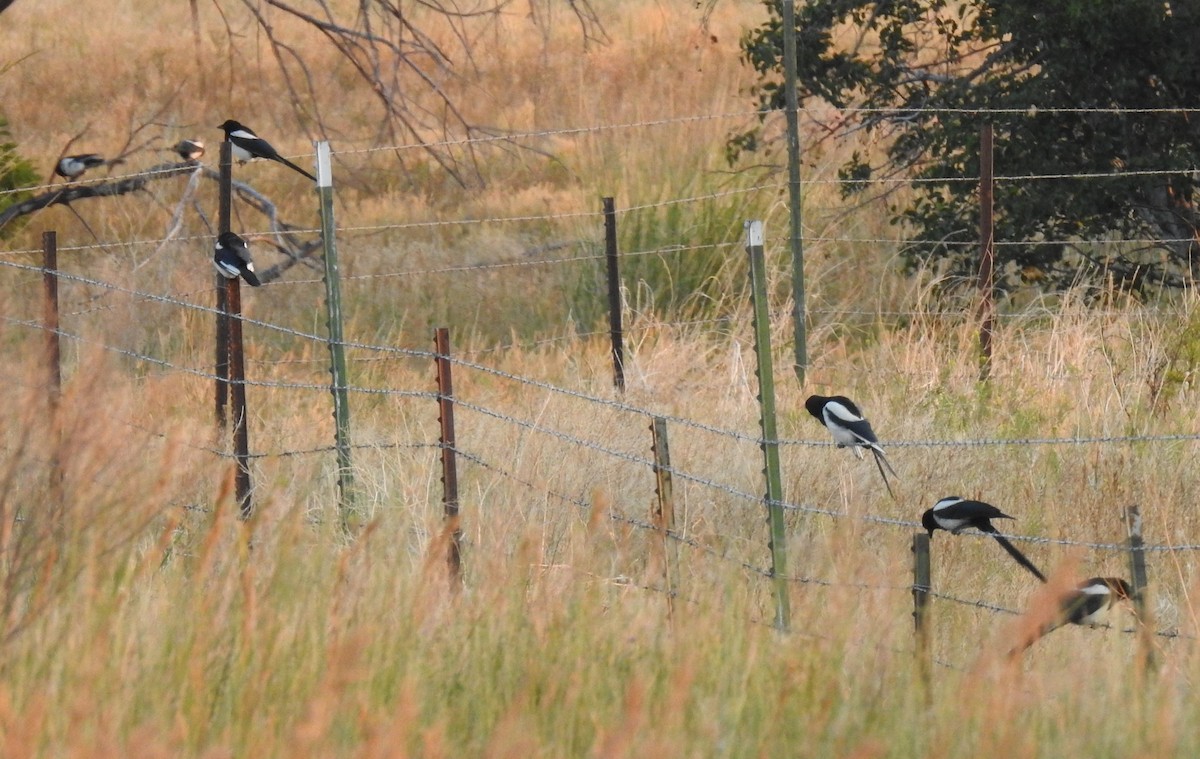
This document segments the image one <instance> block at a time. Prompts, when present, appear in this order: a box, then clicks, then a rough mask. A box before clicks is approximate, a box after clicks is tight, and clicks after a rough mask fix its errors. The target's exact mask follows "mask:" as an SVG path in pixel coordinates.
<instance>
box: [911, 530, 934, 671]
mask: <svg viewBox="0 0 1200 759" xmlns="http://www.w3.org/2000/svg"><path fill="white" fill-rule="evenodd" d="M912 552H913V588H912V594H913V622H914V625H915V627H916V631H917V647H916V648H917V669H918V671H919V672H920V675H921V681H922V682H923V683H925V684H926V685H928V683H929V674H930V666H929V665H930V638H931V636H930V634H929V591H930V590H931V589H932V587H933V581H932V571H931V569H930V566H931V564H930V561H929V535H928V533H924V532H917V533H914V534H913V542H912Z"/></svg>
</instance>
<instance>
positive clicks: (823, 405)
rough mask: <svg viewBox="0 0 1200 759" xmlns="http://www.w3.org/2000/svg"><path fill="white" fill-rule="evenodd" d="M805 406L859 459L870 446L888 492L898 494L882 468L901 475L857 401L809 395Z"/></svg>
mask: <svg viewBox="0 0 1200 759" xmlns="http://www.w3.org/2000/svg"><path fill="white" fill-rule="evenodd" d="M804 408H806V409H807V410H808V413H810V414H812V415H813V417H814V418H816V420H817V421H819V422H820V423H821V424H824V425H825V429H827V430H829V434H830V435H832V436H833V442H834V443H836V444H837V447H838V448H846V447H850V448H851V449H852V450H853V451H854V455H856V456H858V457H859V458H860V459H861V458H862V456H863V454H862V449H863V448H869V449H870V450H871V453H872V454H874V456H875V466H877V467H878V468H879V476H880V477H882V478H883V484H884V486H885V487H887V491H888V495H890V496H892V497H893V498H895V497H896V495H895V493H893V492H892V485H891V483H889V482H888V478H887V474H886V473H885V472H884V471H883V468H884V467H885V466H886V467H887V471H889V472H891V473H892V476H893V477H898V476H899V475H897V474H896V470H895V469H892V465H891V464H890V463H888V460H887V457H885V456H884V455H883V447H882V446H880V445H879V438H877V437H876V436H875V431H874V430H872V429H871V423H870V422H868V421H867V420H866V419H865V418H863V415H862V412H861V411H859V410H858V406H856V405H854V401H852V400H850V399H849V398H847V397H846V396H844V395H834V396H829V397H826V396H823V395H810V396H809V397H808V400H806V401H805V402H804Z"/></svg>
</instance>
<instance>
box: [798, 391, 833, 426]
mask: <svg viewBox="0 0 1200 759" xmlns="http://www.w3.org/2000/svg"><path fill="white" fill-rule="evenodd" d="M828 400H829V399H828V398H826V397H825V396H823V395H810V396H808V400H806V401H805V402H804V408H806V409H808V413H810V414H812V415H813V416H815V417H816V418H817V419H818V420H819V421H820V422H821V424H824V423H825V417H824V416H822V415H821V410H822V409H823V408H825V402H826V401H828Z"/></svg>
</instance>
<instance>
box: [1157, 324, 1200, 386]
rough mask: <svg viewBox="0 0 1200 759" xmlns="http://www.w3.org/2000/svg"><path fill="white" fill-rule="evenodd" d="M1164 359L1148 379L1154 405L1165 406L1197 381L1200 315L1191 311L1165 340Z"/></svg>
mask: <svg viewBox="0 0 1200 759" xmlns="http://www.w3.org/2000/svg"><path fill="white" fill-rule="evenodd" d="M1164 354H1165V355H1164V356H1163V359H1162V360H1161V361H1160V362H1159V363H1158V365H1157V366H1156V367H1155V371H1154V373H1153V375H1152V376H1151V379H1150V386H1151V391H1152V397H1153V399H1154V402H1155V405H1156V406H1157V407H1158V408H1159V409H1162V408H1165V407H1166V404H1168V403H1170V401H1171V400H1172V399H1173V398H1175V396H1177V395H1179V393H1180V392H1182V391H1184V390H1192V389H1195V387H1196V385H1197V383H1198V382H1200V313H1195V312H1193V313H1192V314H1191V315H1190V316H1189V317H1188V318H1187V320H1185V321H1184V322H1182V323H1181V324H1180V325H1179V327H1178V330H1177V331H1176V332H1175V333H1174V334H1173V335H1171V336H1170V337H1169V338H1168V339H1167V341H1166V350H1165V351H1164Z"/></svg>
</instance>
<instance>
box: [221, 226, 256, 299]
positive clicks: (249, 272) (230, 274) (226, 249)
mask: <svg viewBox="0 0 1200 759" xmlns="http://www.w3.org/2000/svg"><path fill="white" fill-rule="evenodd" d="M213 266H215V267H217V271H219V272H221V276H223V277H225V278H226V279H237V278H238V276H239V275H240V276H241V277H242V279H244V280H246V282H247V283H249V285H250V286H251V287H258V286H259V285H261V284H262V282H259V281H258V275H256V274H255V273H254V262H253V261H251V260H250V248H249V247H247V245H246V241H245V240H243V239H242V238H240V237H238V236H237V235H236V234H234V233H233V232H222V233H221V234H220V236H219V237H217V246H216V248H215V249H214V250H213Z"/></svg>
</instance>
